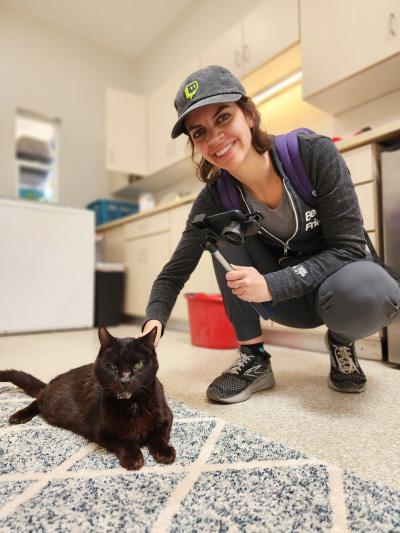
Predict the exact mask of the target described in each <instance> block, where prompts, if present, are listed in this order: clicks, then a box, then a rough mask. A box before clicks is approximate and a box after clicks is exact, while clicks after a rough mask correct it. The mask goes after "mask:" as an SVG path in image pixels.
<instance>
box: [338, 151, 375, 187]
mask: <svg viewBox="0 0 400 533" xmlns="http://www.w3.org/2000/svg"><path fill="white" fill-rule="evenodd" d="M342 156H343V159H344V160H345V161H346V165H347V166H348V168H349V170H350V174H351V179H352V180H353V183H360V182H362V181H369V180H372V179H374V171H373V169H374V154H373V145H372V144H367V145H366V146H360V147H359V148H355V149H354V150H349V151H348V152H344V153H343V154H342Z"/></svg>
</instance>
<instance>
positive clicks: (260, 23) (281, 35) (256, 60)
mask: <svg viewBox="0 0 400 533" xmlns="http://www.w3.org/2000/svg"><path fill="white" fill-rule="evenodd" d="M298 40H299V31H298V9H297V0H280V1H279V2H276V1H274V0H263V1H262V2H261V3H260V4H259V5H258V6H257V7H255V8H254V9H253V10H251V11H250V12H249V13H248V14H247V15H246V16H245V17H243V19H242V20H241V21H240V22H238V23H236V24H235V25H234V26H232V27H231V28H230V29H229V30H228V31H227V32H225V33H224V34H222V35H221V37H220V38H219V39H217V40H216V41H215V42H213V43H212V44H211V45H210V46H208V47H207V48H206V49H205V50H204V52H203V53H202V54H201V64H202V67H206V66H208V65H222V66H224V67H226V68H228V69H229V70H231V71H232V72H233V73H234V74H235V75H236V76H238V77H239V78H241V77H243V76H245V75H246V74H248V73H249V72H250V71H252V70H254V69H256V68H257V67H259V66H260V65H261V64H263V63H265V62H266V61H269V60H270V59H272V58H273V57H274V56H276V55H277V54H279V53H281V52H283V51H284V50H285V49H286V48H288V47H289V46H292V45H293V44H295V43H296V42H297V41H298Z"/></svg>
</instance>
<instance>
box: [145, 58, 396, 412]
mask: <svg viewBox="0 0 400 533" xmlns="http://www.w3.org/2000/svg"><path fill="white" fill-rule="evenodd" d="M174 104H175V109H176V110H177V112H178V119H177V122H176V123H175V125H174V127H173V129H172V134H171V135H172V137H173V138H175V137H178V136H179V135H181V134H185V135H187V136H188V139H189V143H190V144H191V147H192V154H193V158H195V156H200V158H201V160H200V162H199V163H196V164H197V175H198V177H199V179H200V180H201V181H203V182H205V184H206V186H205V187H204V188H203V190H202V191H201V192H200V194H199V195H198V197H197V198H196V200H195V202H194V205H193V208H192V211H191V213H190V215H189V218H188V221H187V225H186V228H185V231H184V232H183V234H182V238H181V240H180V242H179V244H178V247H177V249H176V250H175V252H174V254H173V256H172V258H171V260H170V261H169V262H168V263H167V264H166V265H165V267H164V269H163V270H162V272H161V273H160V274H159V276H158V277H157V279H156V280H155V282H154V284H153V288H152V291H151V294H150V299H149V304H148V306H147V311H146V322H145V324H144V325H143V332H144V333H147V332H149V331H150V330H151V329H152V328H153V327H154V326H157V330H158V334H157V338H156V344H157V343H158V341H159V339H160V336H161V334H162V333H163V331H164V327H165V324H166V322H167V320H168V318H169V316H170V313H171V310H172V308H173V306H174V304H175V301H176V298H177V296H178V294H179V292H180V291H181V289H182V287H183V286H184V284H185V283H186V281H187V280H188V278H189V276H190V275H191V274H192V272H193V270H194V269H195V268H196V266H197V263H198V262H199V259H200V257H201V254H202V252H203V250H204V245H205V243H206V238H207V229H205V228H204V229H198V228H197V227H195V226H194V225H193V224H192V221H193V219H194V217H196V216H197V215H200V214H202V215H206V216H210V215H215V214H218V213H220V212H221V211H225V210H226V205H227V203H228V202H226V197H227V196H229V195H233V196H234V197H235V198H236V197H237V202H236V203H235V202H229V204H232V203H234V204H235V206H236V205H237V208H238V209H241V210H242V211H243V212H244V213H245V214H249V213H250V212H252V211H259V212H260V213H261V214H262V215H263V217H264V218H263V220H262V224H261V227H260V229H259V231H258V233H257V234H256V235H251V236H248V237H247V240H246V242H245V244H244V245H242V246H237V245H234V244H226V245H225V246H224V249H223V252H224V253H223V255H224V258H225V259H227V261H229V262H230V263H231V264H232V265H233V270H232V271H229V272H226V271H225V270H224V269H223V268H222V267H221V266H220V265H219V263H217V262H215V263H214V269H215V273H216V277H217V280H218V284H219V287H220V290H221V293H222V296H223V300H224V305H225V309H226V311H227V314H228V317H229V319H230V321H231V323H232V325H233V327H234V329H235V332H236V335H237V338H238V342H239V344H240V349H239V357H238V359H237V360H236V361H235V362H234V363H233V365H232V366H231V367H230V368H228V369H227V370H225V371H224V372H223V373H222V375H221V376H219V377H217V378H216V379H215V380H214V381H213V382H212V383H211V385H210V386H209V387H208V390H207V397H208V399H210V400H212V401H217V402H222V403H236V402H241V401H244V400H247V399H248V398H250V396H251V395H252V394H253V393H254V392H257V391H261V390H265V389H269V388H271V387H273V385H274V382H275V381H274V375H273V372H272V369H271V363H270V355H269V353H268V352H266V351H265V349H264V346H263V338H262V334H261V326H260V320H259V316H258V313H257V312H256V311H255V310H254V308H253V306H250V305H249V302H251V303H259V302H270V305H272V306H273V320H274V321H275V322H277V323H280V324H283V325H286V326H291V327H296V328H314V327H316V326H319V325H322V324H325V325H326V326H327V327H328V330H329V331H328V335H327V337H326V344H327V349H328V351H329V352H330V361H331V368H330V373H329V377H328V385H329V386H330V387H331V388H332V389H334V390H336V391H339V392H361V391H362V390H364V388H365V386H366V377H365V375H364V373H363V371H362V369H361V367H360V365H359V362H358V359H357V355H356V352H355V348H354V341H355V340H356V339H360V338H362V337H364V336H368V335H372V334H373V333H375V332H376V331H378V330H379V329H381V328H382V327H383V326H385V325H387V324H388V323H389V322H390V321H391V320H392V319H393V318H394V317H395V316H396V315H397V314H398V312H399V307H398V302H399V300H400V287H399V283H398V282H397V281H396V280H395V279H394V278H392V277H391V275H389V274H388V273H387V272H386V271H385V270H384V269H383V268H382V267H381V266H380V265H378V264H377V263H375V262H374V261H373V260H372V258H371V256H370V255H369V254H368V253H367V252H366V246H365V244H366V243H365V239H364V231H363V225H362V217H361V212H360V208H359V205H358V200H357V196H356V194H355V191H354V187H353V184H352V181H351V177H350V175H349V172H348V169H347V167H346V164H345V163H344V160H343V158H342V157H341V155H340V154H339V152H338V150H337V149H336V147H335V145H334V144H333V143H332V141H331V140H330V139H329V138H327V137H325V136H323V135H318V134H315V133H312V132H310V131H309V130H308V131H307V132H305V131H304V130H303V131H301V132H293V133H292V134H290V135H289V136H290V139H291V143H292V144H291V146H289V142H288V141H287V142H286V140H285V143H286V144H285V146H286V151H285V150H278V148H277V145H278V144H279V143H278V142H277V139H276V138H275V137H274V136H270V135H268V133H267V132H265V131H263V130H262V129H261V128H260V116H259V113H258V111H257V108H256V107H255V105H254V103H253V102H252V100H251V99H250V98H249V97H247V95H246V92H245V89H244V87H243V86H242V84H241V83H240V81H239V80H238V79H237V78H236V77H235V76H234V75H233V74H232V73H231V72H230V71H229V70H227V69H225V68H224V67H220V66H216V65H212V66H209V67H206V68H204V69H201V70H198V71H196V72H193V73H192V74H190V76H188V77H187V78H186V79H185V80H184V81H183V83H182V84H181V86H180V88H179V90H178V93H177V95H176V98H175V102H174ZM289 136H288V137H287V138H289ZM281 137H285V136H281ZM285 139H286V137H285ZM293 142H294V143H295V149H293ZM291 150H292V151H291ZM282 154H283V155H285V157H283V155H282ZM294 156H296V160H295V159H294ZM281 158H282V159H281ZM294 165H297V167H299V168H301V169H302V172H303V174H304V176H305V180H308V181H309V182H310V183H309V186H310V187H311V186H312V191H313V194H312V195H311V193H310V195H309V196H310V197H311V199H310V198H308V197H304V195H303V194H301V191H300V189H299V187H295V186H294V181H293V183H292V182H291V179H293V173H292V174H291V172H290V170H291V167H293V166H294ZM290 176H292V178H291V177H290ZM308 181H307V183H308ZM303 182H304V183H303V185H304V184H305V183H306V181H304V180H303ZM314 194H315V196H314ZM230 209H232V207H230ZM235 265H239V266H235Z"/></svg>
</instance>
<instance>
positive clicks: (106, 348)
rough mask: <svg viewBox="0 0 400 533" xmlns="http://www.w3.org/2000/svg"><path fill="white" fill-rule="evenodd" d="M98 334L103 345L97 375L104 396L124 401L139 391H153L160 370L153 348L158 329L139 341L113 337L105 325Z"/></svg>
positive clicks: (96, 370) (97, 365)
mask: <svg viewBox="0 0 400 533" xmlns="http://www.w3.org/2000/svg"><path fill="white" fill-rule="evenodd" d="M98 333H99V340H100V345H101V346H100V351H99V355H98V356H97V359H96V362H95V373H96V376H97V379H98V381H99V383H100V385H101V386H102V387H103V390H104V393H105V394H106V395H108V396H114V397H115V398H118V399H119V400H125V399H129V398H131V397H132V396H133V395H135V393H137V392H139V391H141V392H146V391H147V392H149V391H151V387H152V385H153V384H154V380H155V377H156V373H157V370H158V361H157V354H156V351H155V348H154V341H155V338H156V335H157V327H154V328H153V329H152V330H151V331H150V332H149V333H147V335H144V336H143V337H137V338H134V337H127V338H123V339H121V338H118V337H113V336H112V335H111V333H110V332H109V331H108V330H107V329H106V328H105V327H104V326H100V327H99V330H98Z"/></svg>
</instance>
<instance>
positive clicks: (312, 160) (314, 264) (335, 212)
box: [146, 133, 366, 326]
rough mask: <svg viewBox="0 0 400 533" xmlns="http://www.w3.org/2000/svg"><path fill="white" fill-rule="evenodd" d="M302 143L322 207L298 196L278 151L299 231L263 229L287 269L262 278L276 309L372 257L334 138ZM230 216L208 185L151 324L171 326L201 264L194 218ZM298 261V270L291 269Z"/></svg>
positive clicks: (156, 296) (312, 137) (166, 272)
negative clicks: (285, 234)
mask: <svg viewBox="0 0 400 533" xmlns="http://www.w3.org/2000/svg"><path fill="white" fill-rule="evenodd" d="M298 139H299V146H300V153H301V156H302V159H303V163H304V167H305V171H306V173H307V175H308V177H309V179H310V180H311V183H312V184H313V186H314V189H315V191H316V200H317V207H316V209H315V208H312V207H310V206H308V205H307V204H305V203H304V202H303V200H302V199H301V198H300V197H299V196H298V195H297V193H296V192H295V190H294V189H293V187H292V186H291V183H290V181H289V179H288V178H287V177H286V176H285V173H284V171H283V169H282V165H281V163H280V161H279V158H278V156H277V153H276V149H275V146H272V148H271V150H270V156H271V160H272V163H273V165H274V169H275V171H276V172H277V174H278V175H279V176H280V177H281V178H282V180H283V185H284V187H286V190H287V192H288V195H289V198H290V200H291V205H292V207H293V210H294V214H295V219H296V230H295V232H294V234H293V235H292V236H291V237H290V238H289V239H288V240H287V241H286V242H283V241H282V240H281V239H278V238H277V237H276V236H274V235H272V234H271V233H268V232H267V231H265V230H263V229H261V230H260V232H259V233H260V238H261V239H263V241H264V242H265V243H266V245H268V246H270V247H271V250H272V251H273V252H274V254H275V255H276V256H277V258H278V259H279V260H280V263H281V267H282V268H281V269H280V270H278V271H276V272H261V274H263V275H264V276H265V279H266V281H267V284H268V287H269V290H270V292H271V294H272V304H273V305H275V304H276V303H278V302H281V301H284V300H288V299H290V298H296V297H299V296H303V295H304V294H307V293H308V292H311V291H313V290H314V289H316V288H317V287H318V286H319V285H320V284H321V283H322V282H323V281H324V280H325V279H326V278H327V277H328V276H330V275H331V274H333V273H334V272H336V271H337V270H339V269H340V268H342V267H343V266H345V265H346V264H348V263H351V262H353V261H358V260H362V259H364V258H365V257H366V252H365V239H364V231H363V222H362V216H361V212H360V207H359V204H358V199H357V195H356V193H355V190H354V186H353V183H352V181H351V178H350V173H349V170H348V168H347V166H346V163H345V162H344V160H343V158H342V156H341V155H340V153H339V151H338V150H337V148H336V146H335V145H334V143H333V142H332V141H331V140H330V139H329V138H328V137H324V136H322V135H317V134H304V133H300V134H299V135H298ZM234 182H235V185H236V187H237V188H238V191H239V197H240V201H241V207H240V208H241V210H242V211H243V212H249V211H250V207H249V206H248V205H247V203H246V199H245V194H244V192H243V189H242V186H241V184H240V183H239V182H238V181H236V180H234ZM225 210H226V209H224V206H223V205H222V203H221V200H220V198H219V194H218V191H217V187H216V185H215V184H211V185H206V186H205V187H204V188H203V189H202V190H201V191H200V193H199V195H198V196H197V198H196V200H195V201H194V203H193V207H192V210H191V212H190V215H189V217H188V221H187V223H186V228H185V230H184V232H183V233H182V237H181V239H180V241H179V244H178V246H177V247H176V250H175V252H174V253H173V255H172V258H171V259H170V261H168V263H167V264H166V265H165V266H164V268H163V269H162V271H161V273H160V274H159V275H158V277H157V279H156V280H155V282H154V284H153V287H152V290H151V294H150V299H149V303H148V306H147V310H146V322H147V321H148V320H150V319H157V320H159V321H160V322H162V323H163V325H164V326H165V324H166V323H167V321H168V318H169V316H170V314H171V311H172V308H173V306H174V304H175V301H176V298H177V297H178V294H179V292H180V291H181V290H182V288H183V286H184V284H185V283H186V281H187V280H188V279H189V277H190V275H191V273H192V272H193V271H194V269H195V268H196V266H197V264H198V262H199V260H200V257H201V254H202V253H203V244H204V243H205V239H206V230H199V229H197V228H195V227H193V226H192V225H191V220H192V219H193V217H194V216H195V215H197V214H199V213H205V214H206V215H212V214H216V213H220V212H221V211H225ZM206 253H208V252H206ZM293 257H294V258H295V261H294V262H295V263H296V264H295V265H294V266H285V263H286V264H288V265H289V264H290V262H291V261H290V259H291V258H293ZM286 260H287V262H286Z"/></svg>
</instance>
